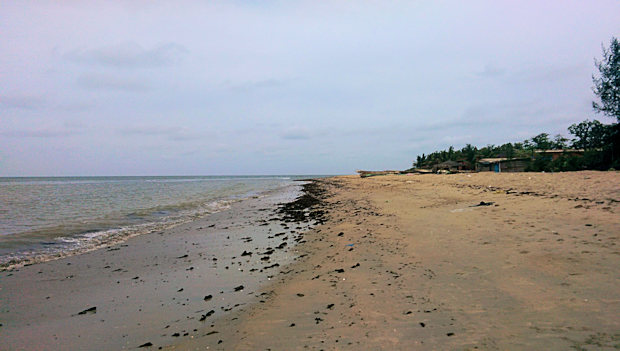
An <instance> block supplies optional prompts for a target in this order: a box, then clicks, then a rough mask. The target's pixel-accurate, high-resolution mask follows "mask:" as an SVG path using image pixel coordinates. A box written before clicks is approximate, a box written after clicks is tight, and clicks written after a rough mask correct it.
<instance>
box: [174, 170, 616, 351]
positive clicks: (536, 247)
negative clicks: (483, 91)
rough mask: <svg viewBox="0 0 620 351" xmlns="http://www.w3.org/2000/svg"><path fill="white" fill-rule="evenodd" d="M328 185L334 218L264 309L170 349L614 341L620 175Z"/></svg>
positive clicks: (486, 346) (501, 346)
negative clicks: (481, 204) (212, 332)
mask: <svg viewBox="0 0 620 351" xmlns="http://www.w3.org/2000/svg"><path fill="white" fill-rule="evenodd" d="M320 184H322V186H324V187H325V188H326V189H327V190H328V192H329V194H330V196H329V197H328V198H327V199H326V200H325V207H326V208H327V209H328V211H329V221H328V222H327V223H326V224H325V225H323V226H319V227H317V228H316V229H315V230H313V231H312V232H310V233H308V234H306V238H307V240H308V242H307V243H305V244H303V245H300V246H298V249H299V252H300V253H302V255H303V254H305V255H307V256H304V257H303V258H302V259H301V260H299V261H298V262H296V263H294V264H292V265H290V266H289V267H287V268H286V270H290V273H288V274H286V275H280V276H279V279H278V280H277V281H276V282H275V283H273V284H272V285H270V286H268V287H267V288H266V289H265V292H266V293H267V294H268V296H269V298H268V299H266V301H265V302H264V303H258V304H254V305H252V306H250V307H249V308H247V309H246V310H244V311H243V312H238V313H235V314H234V315H232V316H231V317H228V318H222V319H220V320H218V321H217V322H216V323H215V325H214V327H213V330H217V331H218V333H217V334H212V335H208V336H204V337H201V338H197V339H193V340H191V341H190V342H187V343H184V344H182V345H178V346H177V347H176V348H178V349H192V350H193V349H196V350H197V349H205V348H207V347H210V349H213V348H216V349H222V350H224V349H225V350H265V349H271V350H290V349H299V350H304V349H311V350H319V349H324V350H339V349H350V350H360V349H364V350H377V349H384V350H476V349H480V350H543V349H544V350H567V349H579V350H582V349H583V350H595V349H596V350H605V349H609V350H611V349H614V348H617V347H618V345H619V344H620V320H619V319H618V315H620V274H619V273H618V267H620V255H619V254H620V251H619V250H618V246H617V242H618V236H619V235H620V221H619V220H618V218H619V217H618V211H619V206H618V204H619V202H618V201H619V200H620V174H619V173H618V172H605V173H602V172H576V173H556V174H541V173H518V174H517V173H515V174H509V173H503V174H495V173H478V174H455V175H410V176H385V177H376V178H367V179H360V178H358V177H354V176H350V177H338V178H332V179H329V180H325V181H321V182H320ZM481 202H484V203H485V204H486V205H488V206H476V205H480V203H481ZM220 340H221V344H219V345H218V342H220ZM176 348H175V349H176Z"/></svg>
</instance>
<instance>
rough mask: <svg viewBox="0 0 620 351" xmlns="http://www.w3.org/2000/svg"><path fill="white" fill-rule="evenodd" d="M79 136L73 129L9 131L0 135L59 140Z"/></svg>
mask: <svg viewBox="0 0 620 351" xmlns="http://www.w3.org/2000/svg"><path fill="white" fill-rule="evenodd" d="M76 134H79V131H76V130H71V129H36V130H8V131H3V132H0V135H2V136H5V137H9V138H59V137H67V136H72V135H76Z"/></svg>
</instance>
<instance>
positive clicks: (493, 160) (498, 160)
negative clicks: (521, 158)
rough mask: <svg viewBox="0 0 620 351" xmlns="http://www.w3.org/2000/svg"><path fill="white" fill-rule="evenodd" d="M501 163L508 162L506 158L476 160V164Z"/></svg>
mask: <svg viewBox="0 0 620 351" xmlns="http://www.w3.org/2000/svg"><path fill="white" fill-rule="evenodd" d="M502 161H508V159H507V158H506V157H495V158H481V159H479V160H478V163H496V162H502Z"/></svg>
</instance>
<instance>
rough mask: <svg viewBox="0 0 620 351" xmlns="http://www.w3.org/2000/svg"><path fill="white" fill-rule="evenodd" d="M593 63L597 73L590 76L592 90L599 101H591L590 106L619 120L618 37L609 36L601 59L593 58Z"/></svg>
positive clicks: (619, 52) (619, 65)
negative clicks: (608, 43) (592, 85)
mask: <svg viewBox="0 0 620 351" xmlns="http://www.w3.org/2000/svg"><path fill="white" fill-rule="evenodd" d="M594 64H595V66H596V68H597V69H598V71H599V75H598V76H594V75H593V76H592V81H593V83H594V87H593V88H592V90H593V91H594V94H596V96H597V97H598V98H599V100H600V102H597V101H593V102H592V107H593V108H594V110H595V111H596V112H599V113H603V114H605V115H607V116H609V117H611V118H616V120H617V121H618V122H620V43H619V42H618V39H616V38H615V37H613V38H611V43H610V45H609V48H608V49H606V48H605V47H604V46H603V60H602V61H596V60H595V61H594Z"/></svg>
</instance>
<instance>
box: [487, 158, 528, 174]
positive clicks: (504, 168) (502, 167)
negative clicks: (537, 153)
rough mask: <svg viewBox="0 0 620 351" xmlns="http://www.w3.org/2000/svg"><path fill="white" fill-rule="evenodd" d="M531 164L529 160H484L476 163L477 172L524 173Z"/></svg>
mask: <svg viewBox="0 0 620 351" xmlns="http://www.w3.org/2000/svg"><path fill="white" fill-rule="evenodd" d="M529 163H530V159H529V158H511V159H508V158H505V157H496V158H482V159H480V160H478V162H476V171H477V172H523V171H525V169H526V168H527V166H528V165H529Z"/></svg>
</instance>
